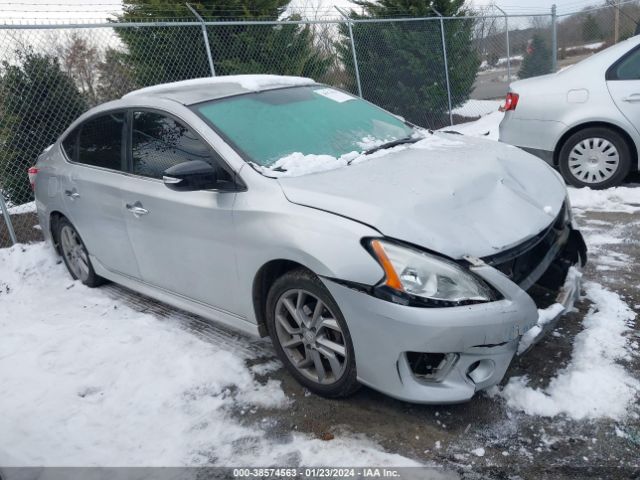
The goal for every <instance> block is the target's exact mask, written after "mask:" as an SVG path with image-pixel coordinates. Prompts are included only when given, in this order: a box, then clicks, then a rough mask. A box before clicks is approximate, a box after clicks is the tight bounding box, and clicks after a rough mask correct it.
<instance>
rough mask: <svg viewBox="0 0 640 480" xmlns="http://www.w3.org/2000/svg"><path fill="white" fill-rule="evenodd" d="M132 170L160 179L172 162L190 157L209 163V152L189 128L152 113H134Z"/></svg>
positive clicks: (169, 118)
mask: <svg viewBox="0 0 640 480" xmlns="http://www.w3.org/2000/svg"><path fill="white" fill-rule="evenodd" d="M132 153H133V173H135V174H136V175H142V176H145V177H151V178H162V173H163V172H164V171H165V170H166V169H167V168H170V167H173V166H174V165H178V164H179V163H183V162H188V161H190V160H203V161H205V162H208V163H212V162H211V151H210V149H209V147H208V146H207V145H205V144H204V143H203V142H202V141H201V140H200V139H199V138H198V137H197V136H196V135H195V134H194V133H193V132H192V131H191V130H190V129H189V128H187V127H186V126H184V125H182V124H181V123H180V122H178V121H176V120H174V119H173V118H171V117H168V116H165V115H161V114H159V113H154V112H135V113H134V114H133V135H132Z"/></svg>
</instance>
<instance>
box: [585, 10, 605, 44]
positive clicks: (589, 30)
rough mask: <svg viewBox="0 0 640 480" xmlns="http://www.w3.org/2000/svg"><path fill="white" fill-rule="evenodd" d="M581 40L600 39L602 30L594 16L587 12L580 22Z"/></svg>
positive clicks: (592, 40) (593, 40)
mask: <svg viewBox="0 0 640 480" xmlns="http://www.w3.org/2000/svg"><path fill="white" fill-rule="evenodd" d="M582 40H583V41H585V42H595V41H598V40H602V31H601V30H600V25H598V21H597V20H596V17H594V16H593V15H591V14H588V15H587V17H586V18H585V19H584V22H582Z"/></svg>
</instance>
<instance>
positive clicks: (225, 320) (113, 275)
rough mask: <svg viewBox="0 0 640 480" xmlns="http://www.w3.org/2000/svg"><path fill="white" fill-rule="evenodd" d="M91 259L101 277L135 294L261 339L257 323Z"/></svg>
mask: <svg viewBox="0 0 640 480" xmlns="http://www.w3.org/2000/svg"><path fill="white" fill-rule="evenodd" d="M90 258H91V264H92V265H93V268H94V270H95V271H96V273H97V274H98V275H100V276H101V277H104V278H106V279H107V280H111V281H112V282H114V283H117V284H119V285H122V286H124V287H127V288H129V289H131V290H133V291H135V292H138V293H141V294H142V295H146V296H148V297H151V298H153V299H155V300H158V301H160V302H163V303H166V304H168V305H171V306H172V307H175V308H179V309H180V310H185V311H187V312H189V313H193V314H195V315H200V316H201V317H204V318H206V319H207V320H212V321H214V322H217V323H219V324H221V325H224V326H225V327H229V328H232V329H234V330H238V331H240V332H242V333H243V334H246V335H250V336H253V337H260V333H259V332H258V326H257V325H256V324H255V323H251V322H249V321H248V320H247V319H246V318H244V317H241V316H239V315H234V314H233V313H231V312H226V311H224V310H220V309H218V308H216V307H214V306H212V305H208V304H206V303H201V302H198V301H195V300H192V299H190V298H187V297H184V296H182V295H179V294H176V293H173V292H170V291H168V290H163V289H161V288H158V287H155V286H153V285H150V284H148V283H145V282H143V281H141V280H138V279H136V278H132V277H129V276H128V275H123V274H120V273H117V272H113V271H111V270H107V269H106V268H105V267H104V266H103V265H102V264H101V263H100V261H99V260H98V259H97V258H95V257H94V256H93V255H90Z"/></svg>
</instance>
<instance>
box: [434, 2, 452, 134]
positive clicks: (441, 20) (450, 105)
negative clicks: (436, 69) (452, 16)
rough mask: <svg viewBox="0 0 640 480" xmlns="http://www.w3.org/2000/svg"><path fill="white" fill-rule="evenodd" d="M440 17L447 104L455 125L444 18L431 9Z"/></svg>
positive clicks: (450, 118) (450, 122) (450, 121)
mask: <svg viewBox="0 0 640 480" xmlns="http://www.w3.org/2000/svg"><path fill="white" fill-rule="evenodd" d="M431 10H433V11H434V13H435V14H436V15H438V17H440V33H441V36H442V56H443V58H444V76H445V81H446V82H447V104H448V106H449V124H450V125H453V104H452V102H451V82H450V81H449V60H448V59H447V40H446V38H445V34H444V18H443V17H442V14H441V13H440V12H439V11H437V10H436V9H435V8H433V7H431Z"/></svg>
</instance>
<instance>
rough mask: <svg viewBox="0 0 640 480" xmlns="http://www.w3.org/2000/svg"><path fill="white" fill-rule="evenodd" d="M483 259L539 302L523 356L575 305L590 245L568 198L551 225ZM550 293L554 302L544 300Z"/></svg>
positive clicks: (524, 340)
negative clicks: (536, 318) (512, 246)
mask: <svg viewBox="0 0 640 480" xmlns="http://www.w3.org/2000/svg"><path fill="white" fill-rule="evenodd" d="M483 260H484V262H485V263H487V264H488V265H490V266H492V267H494V268H495V269H497V270H499V271H501V272H502V273H504V274H505V275H506V276H507V277H509V279H510V280H511V281H513V282H514V283H516V284H517V285H518V286H520V288H522V289H523V290H526V291H529V292H530V293H532V297H534V299H535V300H536V303H537V304H538V307H539V310H538V312H539V316H538V322H537V324H536V325H534V326H533V327H532V328H531V329H529V330H528V331H527V332H525V334H524V335H523V336H522V338H521V340H520V344H519V346H518V354H519V355H521V354H523V353H525V352H527V351H528V350H529V349H530V348H531V347H532V346H533V345H535V344H536V343H537V342H538V341H539V340H540V339H541V338H543V337H544V336H545V334H546V333H547V332H549V331H550V330H552V329H553V328H554V326H555V325H556V324H557V322H558V320H559V319H560V317H561V316H562V315H563V314H565V313H567V312H568V311H570V310H571V309H572V308H573V304H574V303H575V301H576V300H577V299H578V297H579V295H580V280H581V277H582V273H581V270H580V269H581V268H582V267H583V266H584V265H585V264H586V262H587V246H586V243H585V241H584V238H583V237H582V234H581V233H580V231H578V230H577V229H575V228H574V225H573V221H572V218H571V206H570V205H569V203H568V201H567V202H565V204H564V205H563V206H562V209H561V210H560V213H559V214H558V216H557V217H556V219H555V220H554V222H553V223H552V224H551V225H550V226H549V228H547V229H546V230H544V231H542V232H541V233H539V234H538V235H536V236H535V237H533V238H531V239H529V240H527V241H526V242H523V243H522V244H520V245H518V246H516V247H514V248H511V249H509V250H507V251H505V252H501V253H500V254H497V255H494V256H491V257H487V258H484V259H483ZM534 291H535V294H534ZM549 296H551V297H552V298H553V301H552V302H549V301H548V300H546V299H545V297H546V298H549Z"/></svg>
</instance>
